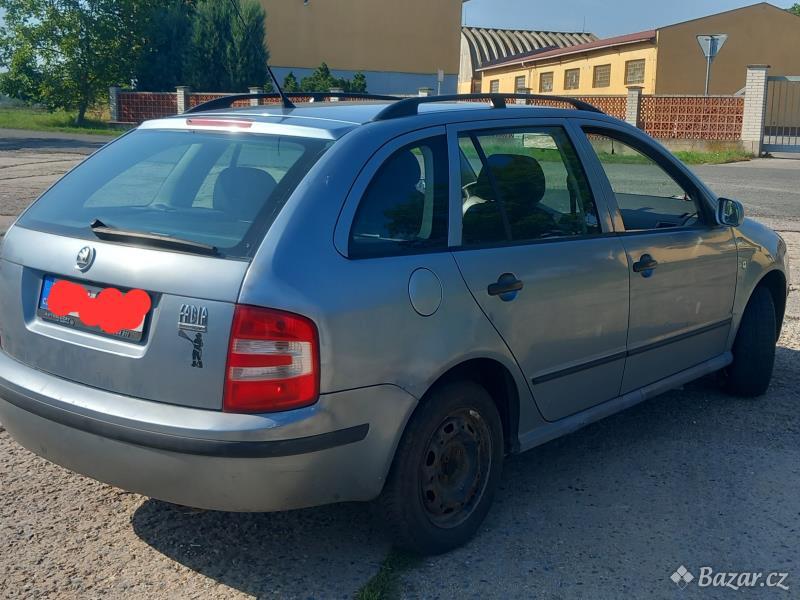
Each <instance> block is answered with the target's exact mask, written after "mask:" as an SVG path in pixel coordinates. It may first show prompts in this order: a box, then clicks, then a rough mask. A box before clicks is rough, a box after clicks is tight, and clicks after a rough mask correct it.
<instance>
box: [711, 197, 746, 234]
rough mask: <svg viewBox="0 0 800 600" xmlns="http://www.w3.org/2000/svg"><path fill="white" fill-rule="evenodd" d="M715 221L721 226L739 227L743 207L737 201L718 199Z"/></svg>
mask: <svg viewBox="0 0 800 600" xmlns="http://www.w3.org/2000/svg"><path fill="white" fill-rule="evenodd" d="M717 220H718V221H719V222H720V224H721V225H727V226H728V227H739V226H741V224H742V223H743V222H744V206H742V203H741V202H739V201H738V200H731V199H730V198H720V199H719V206H718V207H717Z"/></svg>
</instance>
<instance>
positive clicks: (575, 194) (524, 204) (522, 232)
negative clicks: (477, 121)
mask: <svg viewBox="0 0 800 600" xmlns="http://www.w3.org/2000/svg"><path fill="white" fill-rule="evenodd" d="M459 147H460V149H461V154H462V157H463V158H464V159H466V160H467V161H468V162H469V164H470V166H471V169H466V168H464V167H463V166H462V168H461V173H462V182H461V184H462V198H463V208H462V211H463V230H462V243H463V245H464V246H481V245H487V244H503V243H524V242H531V241H537V240H545V239H551V238H563V237H574V236H585V235H595V234H599V233H601V228H600V222H599V219H598V213H597V207H596V205H595V202H594V198H593V196H592V192H591V189H590V187H589V184H588V181H587V179H586V176H585V174H584V172H583V169H582V167H581V165H580V162H579V160H578V157H577V155H576V153H575V149H574V147H573V146H572V143H571V142H570V140H569V138H568V137H567V135H566V133H565V132H564V130H563V129H561V128H559V127H543V128H536V129H521V130H502V131H489V132H469V133H465V134H462V135H461V136H460V137H459Z"/></svg>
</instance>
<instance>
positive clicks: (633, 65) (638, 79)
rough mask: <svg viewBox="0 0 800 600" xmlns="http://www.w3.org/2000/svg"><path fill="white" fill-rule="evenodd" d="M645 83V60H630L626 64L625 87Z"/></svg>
mask: <svg viewBox="0 0 800 600" xmlns="http://www.w3.org/2000/svg"><path fill="white" fill-rule="evenodd" d="M634 83H644V59H643V58H642V59H639V60H629V61H627V62H626V63H625V85H632V84H634Z"/></svg>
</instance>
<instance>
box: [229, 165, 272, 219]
mask: <svg viewBox="0 0 800 600" xmlns="http://www.w3.org/2000/svg"><path fill="white" fill-rule="evenodd" d="M277 185H278V182H277V181H275V178H274V177H272V175H270V174H269V173H267V172H266V171H262V170H261V169H255V168H252V167H228V168H227V169H224V170H223V171H222V172H221V173H220V174H219V176H218V177H217V182H216V184H214V208H215V209H217V210H221V211H223V212H225V213H227V214H228V215H230V216H231V217H233V218H235V219H237V220H239V221H253V220H254V219H255V218H256V215H257V214H258V212H259V211H260V210H261V209H262V208H263V207H264V204H265V201H266V200H267V199H268V198H269V197H270V196H271V195H272V192H273V191H274V190H275V187H276V186H277Z"/></svg>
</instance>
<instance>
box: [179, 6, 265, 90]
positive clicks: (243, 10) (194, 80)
mask: <svg viewBox="0 0 800 600" xmlns="http://www.w3.org/2000/svg"><path fill="white" fill-rule="evenodd" d="M235 1H236V5H234V4H233V3H232V2H230V1H229V0H202V1H201V2H198V4H197V10H196V12H195V15H194V18H193V20H192V33H191V41H190V43H189V49H188V51H187V54H186V63H185V65H184V67H185V70H184V73H185V76H186V77H185V78H186V80H187V82H188V84H189V85H191V86H192V87H193V88H195V89H197V90H203V91H208V92H211V91H214V92H216V91H220V92H237V91H245V90H246V89H247V87H248V86H250V85H258V84H260V83H263V82H264V81H266V79H267V69H266V65H267V60H268V58H269V55H268V53H267V48H266V39H265V35H264V32H265V14H264V9H263V8H261V5H260V3H259V2H258V1H257V0H235ZM236 7H238V11H237V9H236ZM239 14H241V19H240V17H239Z"/></svg>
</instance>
